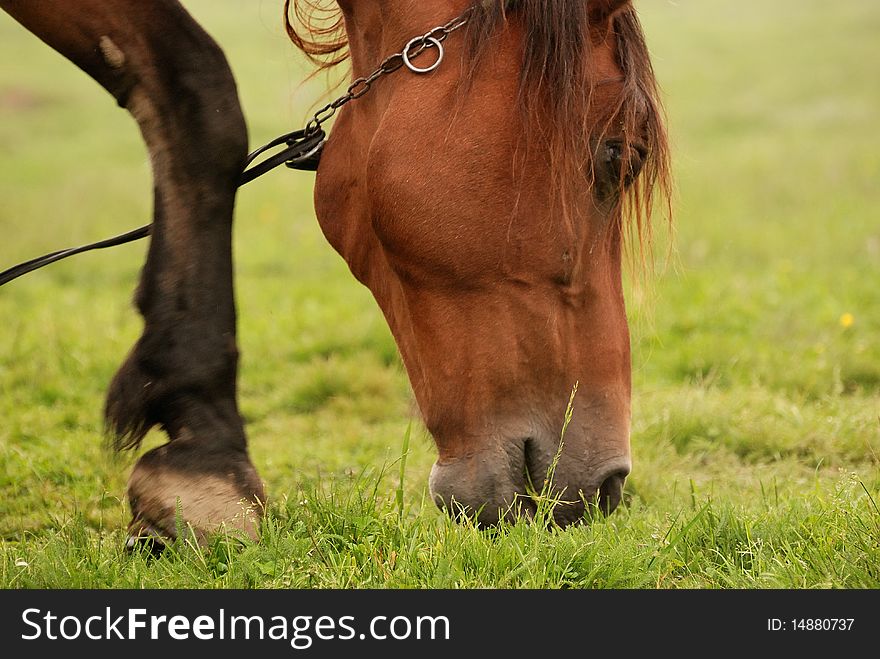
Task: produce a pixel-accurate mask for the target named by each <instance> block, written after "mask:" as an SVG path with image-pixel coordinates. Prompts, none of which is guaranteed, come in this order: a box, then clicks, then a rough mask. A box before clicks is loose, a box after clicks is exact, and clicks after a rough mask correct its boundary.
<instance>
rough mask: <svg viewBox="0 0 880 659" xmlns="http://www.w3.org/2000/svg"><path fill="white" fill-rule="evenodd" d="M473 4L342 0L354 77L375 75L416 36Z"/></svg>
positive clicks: (428, 0)
mask: <svg viewBox="0 0 880 659" xmlns="http://www.w3.org/2000/svg"><path fill="white" fill-rule="evenodd" d="M471 4H472V3H471V0H339V6H340V8H341V9H342V12H343V15H344V16H345V30H346V33H347V35H348V40H349V49H350V51H351V64H352V73H353V75H354V77H360V76H365V75H368V74H369V73H371V72H372V71H373V70H374V69H375V68H376V67H377V66H378V65H379V63H380V62H381V61H382V60H383V59H385V58H386V57H387V56H388V55H391V54H393V53H396V52H399V51H400V50H401V48H402V47H403V45H404V44H405V43H406V42H407V41H409V40H410V39H412V38H413V37H415V36H418V35H420V34H424V33H425V32H427V31H428V30H430V29H431V28H434V27H436V26H438V25H443V24H445V23H447V22H448V21H450V20H452V19H453V18H455V17H456V16H458V15H459V14H461V13H462V12H464V11H465V9H467V7H468V6H470V5H471Z"/></svg>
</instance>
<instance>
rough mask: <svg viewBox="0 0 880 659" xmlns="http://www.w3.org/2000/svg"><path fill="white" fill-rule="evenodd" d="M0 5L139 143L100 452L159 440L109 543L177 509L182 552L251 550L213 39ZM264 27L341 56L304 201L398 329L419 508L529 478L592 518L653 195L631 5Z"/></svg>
mask: <svg viewBox="0 0 880 659" xmlns="http://www.w3.org/2000/svg"><path fill="white" fill-rule="evenodd" d="M0 8H2V9H3V10H5V11H6V12H7V13H8V14H9V15H11V16H12V17H13V18H14V19H15V20H17V21H18V22H19V23H20V24H21V25H23V26H24V27H25V28H26V29H27V30H29V31H31V32H32V33H33V34H35V35H36V36H37V37H39V38H40V39H41V40H42V41H44V42H45V43H46V44H47V45H48V46H50V47H51V48H53V49H55V50H56V51H58V52H59V53H61V54H62V55H63V56H65V57H66V58H68V59H69V60H70V61H72V62H73V63H74V64H75V65H76V66H78V67H79V68H81V69H82V70H83V71H85V72H86V73H87V74H88V75H90V76H91V77H92V78H94V79H95V80H96V81H97V82H98V83H99V84H100V85H101V86H102V87H103V88H104V89H105V90H106V91H107V92H109V93H110V94H111V95H112V96H113V98H114V99H115V100H116V102H117V103H118V104H119V105H120V106H121V107H122V108H124V109H125V110H127V111H128V112H129V113H130V114H131V116H132V117H133V119H134V120H135V121H136V123H137V125H138V126H139V129H140V132H141V136H142V138H143V141H144V143H145V145H146V148H147V150H148V152H149V156H150V163H151V170H152V175H153V187H154V215H153V224H152V227H151V230H150V245H149V249H148V254H147V258H146V262H145V264H144V267H143V269H142V272H141V277H140V281H139V283H138V287H137V291H136V295H135V305H136V307H137V310H138V311H139V313H140V314H141V315H142V316H143V319H144V328H143V333H142V335H141V336H140V337H139V339H138V340H137V342H136V344H135V345H134V346H133V348H132V349H131V351H130V353H129V354H128V356H127V357H126V359H125V361H124V362H123V363H122V365H121V366H120V367H119V369H118V371H117V373H116V374H115V376H114V377H113V379H112V381H111V382H110V385H109V389H108V392H107V397H106V404H105V408H104V415H105V419H106V426H107V430H108V432H109V433H110V435H111V437H112V438H113V445H114V447H115V448H116V449H117V450H120V451H121V450H125V449H137V448H138V447H139V446H140V444H141V442H142V440H143V439H144V437H145V435H146V433H147V432H148V431H149V430H150V429H152V428H154V427H159V428H160V429H161V430H162V431H164V433H165V434H166V435H167V438H168V441H167V443H165V444H164V445H162V446H159V447H157V448H153V449H151V450H149V451H147V452H145V453H144V454H143V455H142V456H140V458H139V459H138V460H137V461H136V463H135V464H134V466H133V468H132V471H131V473H130V476H129V479H128V484H127V488H126V495H127V500H128V504H129V507H130V512H131V522H130V524H129V526H128V538H129V546H132V543H137V542H141V541H150V542H156V543H158V544H159V545H160V546H161V544H162V543H163V542H168V541H170V540H173V539H175V538H177V537H178V534H179V530H180V529H181V528H182V526H181V524H180V522H181V520H182V521H183V522H185V525H184V526H185V527H186V528H188V529H189V532H191V533H192V534H193V537H195V538H196V539H197V540H198V541H199V542H203V541H205V540H206V539H207V538H209V537H211V536H212V535H213V534H215V533H217V532H219V531H220V530H221V529H223V530H227V531H235V532H238V533H241V534H243V535H244V536H246V537H250V538H253V539H257V538H258V537H259V529H260V523H261V520H262V518H263V516H264V514H265V509H266V501H267V495H266V492H265V488H264V484H263V482H262V481H261V479H260V476H259V474H258V472H257V469H256V468H255V466H254V464H253V462H252V461H251V458H250V456H249V453H248V441H247V435H246V432H245V427H244V423H243V420H242V417H241V415H240V413H239V408H238V400H237V378H238V359H239V353H238V347H237V339H236V321H237V312H236V303H235V292H234V270H233V265H232V243H231V229H232V222H233V215H234V208H235V199H236V192H237V187H238V184H239V180H240V177H241V174H242V171H243V168H244V167H245V166H246V162H247V147H248V133H247V128H246V123H245V119H244V115H243V112H242V108H241V105H240V102H239V99H238V94H237V88H236V82H235V79H234V76H233V73H232V71H231V69H230V66H229V64H228V62H227V60H226V58H225V55H224V53H223V50H222V48H221V47H220V45H218V44H217V43H216V42H215V41H214V40H213V38H212V37H211V36H210V35H209V34H207V33H206V31H205V30H204V29H203V28H202V27H201V26H200V25H199V24H198V23H197V22H196V21H195V20H194V19H193V18H192V17H191V16H190V15H189V14H188V13H187V11H186V10H185V9H184V7H183V6H182V5H181V4H180V3H179V2H178V1H177V0H153V1H152V2H140V1H139V0H44V1H42V2H29V1H27V0H0ZM283 24H284V27H285V29H286V31H287V34H288V35H289V37H290V39H291V41H292V43H293V44H294V46H296V47H297V48H299V49H300V50H301V51H302V52H303V53H304V54H305V55H306V56H307V57H308V58H310V59H311V60H312V61H313V62H315V64H316V66H317V70H321V69H327V68H331V67H334V66H338V65H340V64H342V63H343V62H348V65H349V66H350V69H351V71H350V75H351V80H352V84H351V86H350V87H349V89H348V93H347V94H346V96H344V97H342V99H340V100H339V101H337V102H334V103H332V104H330V105H329V106H327V108H325V110H324V114H321V113H319V115H316V119H315V120H313V123H312V124H310V127H311V128H317V127H319V126H320V124H321V123H323V121H325V120H327V119H328V118H329V117H330V116H332V115H335V117H334V123H333V127H332V131H331V132H330V135H329V138H327V139H326V141H325V142H324V143H323V144H322V149H321V153H320V161H319V164H318V165H317V171H316V174H315V186H314V207H315V213H316V217H317V220H318V223H319V225H320V228H321V230H322V232H323V234H324V236H325V237H326V239H327V242H328V243H329V245H330V246H331V247H332V248H333V249H335V250H336V251H337V252H338V253H339V254H340V255H341V257H342V258H343V259H344V260H345V262H346V263H347V264H348V267H349V269H350V271H351V273H352V275H353V276H354V278H355V279H356V280H357V281H359V282H360V283H361V284H363V285H364V286H366V287H367V288H368V289H369V290H370V291H371V293H372V295H373V297H374V298H375V301H376V303H377V305H378V307H379V308H380V309H381V312H382V313H383V315H384V317H385V319H386V320H387V323H388V326H389V328H390V331H391V333H392V335H393V337H394V339H395V342H396V344H397V347H398V349H399V354H400V357H401V360H402V362H403V365H404V367H405V370H406V373H407V375H408V378H409V381H410V383H411V387H412V392H413V395H414V399H415V402H416V405H417V408H418V413H419V414H420V415H421V419H422V421H423V422H424V425H425V427H426V428H427V430H428V432H429V433H430V435H431V437H432V438H433V440H434V443H435V444H436V448H437V460H436V462H435V464H434V465H433V467H432V469H431V473H430V477H429V483H428V485H429V490H430V493H431V496H432V498H433V500H434V501H435V503H436V504H437V505H438V506H439V507H440V508H441V509H442V510H445V511H446V512H447V513H449V515H451V516H452V517H453V518H455V519H461V518H463V517H468V518H470V519H474V520H476V522H477V523H478V524H479V525H480V526H482V527H491V526H493V525H496V524H498V523H499V522H501V521H502V520H519V519H522V518H530V517H533V516H534V515H535V513H536V511H537V509H538V503H537V502H538V499H539V497H540V496H542V495H545V494H549V495H550V496H552V497H553V498H554V500H555V503H556V505H554V507H553V511H552V521H554V522H555V523H557V524H559V525H560V526H566V525H568V524H571V523H575V522H579V521H583V520H589V519H591V518H592V517H593V516H594V513H595V511H600V514H610V513H611V512H612V511H613V510H614V509H615V508H616V507H617V506H618V504H619V503H620V501H621V497H622V493H623V487H624V483H625V480H626V478H627V476H628V474H629V473H630V470H631V466H632V462H631V454H630V408H631V396H632V392H631V389H632V387H631V354H630V336H629V329H628V324H627V317H626V305H625V299H624V298H625V296H624V292H623V290H624V289H623V283H622V282H623V267H624V259H625V257H626V255H627V252H629V253H631V254H634V255H637V254H641V255H642V257H644V253H645V251H646V250H648V251H649V250H650V241H651V215H652V212H653V210H654V207H655V206H656V205H657V203H656V202H657V197H658V193H659V195H660V196H661V197H662V200H665V201H666V202H667V206H668V200H669V187H670V186H669V171H670V166H669V148H668V141H667V135H666V130H665V126H664V119H663V108H662V103H661V100H660V94H659V88H658V84H657V81H656V76H655V74H654V72H653V69H652V64H651V59H650V56H649V53H648V50H647V46H646V42H645V37H644V34H643V31H642V28H641V25H640V22H639V18H638V15H637V12H636V9H635V7H634V6H633V4H632V2H631V0H587V1H586V2H578V1H574V0H418V1H416V0H338V1H337V2H334V3H331V4H330V5H326V6H324V5H321V4H320V2H317V1H316V0H285V2H284V6H283ZM416 56H418V57H419V60H416ZM398 71H399V72H398ZM308 130H309V129H307V131H308ZM205 163H210V166H205ZM636 258H637V259H638V257H637V256H636ZM539 491H540V492H539Z"/></svg>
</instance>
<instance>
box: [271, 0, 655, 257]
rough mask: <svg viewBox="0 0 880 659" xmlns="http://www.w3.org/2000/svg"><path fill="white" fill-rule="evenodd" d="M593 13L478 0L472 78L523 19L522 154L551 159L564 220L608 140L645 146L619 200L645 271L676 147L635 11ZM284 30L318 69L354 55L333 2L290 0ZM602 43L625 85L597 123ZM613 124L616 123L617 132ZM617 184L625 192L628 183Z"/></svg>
mask: <svg viewBox="0 0 880 659" xmlns="http://www.w3.org/2000/svg"><path fill="white" fill-rule="evenodd" d="M591 14H593V12H591V11H590V8H589V3H588V2H573V1H572V0H490V1H487V0H474V2H473V4H472V6H471V8H470V19H469V21H468V24H467V26H466V29H467V49H468V52H467V58H468V60H469V62H470V75H471V76H473V75H474V73H475V72H476V71H477V68H478V65H479V62H480V61H481V60H482V58H483V57H484V56H486V54H487V52H488V50H489V48H490V46H491V42H492V39H493V38H494V37H495V36H496V34H497V33H498V31H499V30H501V29H503V27H504V24H505V23H506V22H507V21H512V20H516V21H519V22H520V24H521V28H522V32H523V34H524V35H525V37H524V39H525V43H524V45H523V57H522V61H521V66H520V90H519V104H520V107H521V109H522V113H523V116H524V119H525V121H526V124H527V127H528V130H526V131H525V138H526V140H527V142H528V143H527V144H525V145H524V146H525V147H526V149H525V151H529V150H531V148H533V147H534V148H541V149H543V150H544V151H545V152H546V153H547V154H548V165H549V166H550V170H551V171H550V176H551V181H552V185H553V187H554V188H555V189H556V191H557V192H558V193H559V194H560V196H561V199H562V200H563V201H562V206H563V209H564V213H563V214H564V215H566V216H567V217H569V215H570V214H569V212H568V208H569V206H570V204H569V200H572V199H574V198H575V197H576V195H579V194H580V192H579V191H582V190H583V189H584V181H585V179H586V180H587V183H588V185H589V184H591V182H592V181H593V178H594V163H593V157H592V156H593V155H595V151H596V148H597V145H599V144H601V143H602V142H603V141H604V138H605V137H612V136H616V135H617V134H618V133H619V134H622V136H623V138H624V141H625V143H626V146H629V145H630V143H637V144H638V145H639V146H640V147H644V149H645V151H646V153H647V155H646V159H645V161H644V162H643V164H642V168H641V175H640V176H639V177H638V178H637V179H636V181H635V182H634V183H633V184H632V185H630V186H629V187H628V188H627V189H626V191H625V192H623V193H622V194H621V195H620V202H619V208H618V209H617V212H618V217H619V221H620V222H621V225H620V227H621V230H622V231H623V232H624V233H625V235H626V237H627V238H629V240H626V241H624V242H625V243H626V244H627V245H629V246H630V254H631V255H632V256H633V257H634V260H633V262H634V264H636V265H639V266H646V265H650V260H649V258H648V256H649V254H650V251H651V250H650V249H649V247H650V246H651V244H652V242H653V240H652V239H653V232H652V223H651V218H652V215H653V214H654V211H655V209H656V210H660V211H661V212H662V213H663V214H664V215H665V216H666V218H667V221H668V222H669V223H670V224H671V217H672V213H671V205H672V204H671V199H672V184H671V173H670V169H671V168H670V161H669V145H668V139H667V133H666V128H665V117H664V113H663V106H662V102H661V98H660V93H659V87H658V84H657V80H656V76H655V74H654V69H653V66H652V64H651V59H650V56H649V53H648V49H647V46H646V43H645V39H644V35H643V33H642V28H641V25H640V22H639V19H638V15H637V13H636V10H635V8H634V7H633V6H632V5H631V4H630V3H626V4H625V5H623V8H622V9H620V10H618V11H616V12H615V14H614V15H613V17H611V18H610V19H608V22H607V23H606V24H605V25H596V24H595V23H594V22H591V21H595V16H593V15H591ZM285 25H286V29H287V33H288V35H289V36H290V39H291V41H292V42H293V43H294V44H295V45H296V46H297V47H298V48H299V49H300V50H302V51H303V52H304V53H305V54H306V56H307V57H309V58H310V59H311V60H312V61H313V62H314V63H315V64H316V65H317V66H318V70H323V69H328V68H331V67H333V66H336V65H337V64H341V63H342V62H344V61H346V60H347V59H348V58H349V51H348V39H347V37H346V33H345V25H344V21H343V17H342V12H341V10H340V9H339V7H338V5H337V4H336V2H333V1H330V0H285ZM607 30H610V34H609V33H608V32H607ZM601 37H608V38H610V39H611V40H613V42H614V45H615V46H616V53H615V57H616V60H617V64H618V65H619V67H620V69H621V71H622V74H623V80H622V93H621V94H620V96H619V97H618V101H617V107H615V108H611V109H607V108H606V109H604V111H603V112H601V113H599V114H601V115H602V116H605V117H608V118H609V119H608V120H606V121H604V122H603V121H599V122H597V121H595V117H596V114H597V113H596V112H595V110H596V108H594V107H593V105H594V97H595V96H594V95H595V92H596V90H597V88H598V87H599V86H600V85H601V84H604V83H605V82H606V81H603V80H600V79H597V76H596V75H595V74H594V72H593V71H592V70H591V65H590V57H591V50H592V49H593V48H596V47H597V44H598V43H599V41H601ZM611 119H613V120H614V121H615V122H619V125H617V126H615V125H612V123H611ZM624 152H625V153H629V152H630V151H629V149H624ZM620 184H621V188H622V187H623V176H621V182H620ZM569 219H571V218H570V217H569ZM633 245H635V248H633V247H632V246H633Z"/></svg>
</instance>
